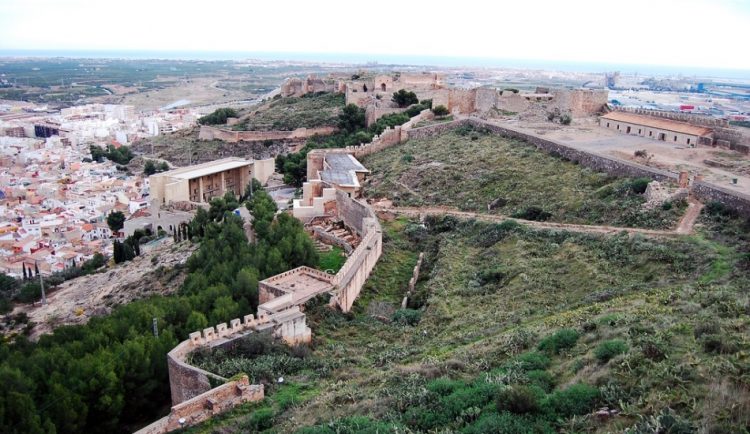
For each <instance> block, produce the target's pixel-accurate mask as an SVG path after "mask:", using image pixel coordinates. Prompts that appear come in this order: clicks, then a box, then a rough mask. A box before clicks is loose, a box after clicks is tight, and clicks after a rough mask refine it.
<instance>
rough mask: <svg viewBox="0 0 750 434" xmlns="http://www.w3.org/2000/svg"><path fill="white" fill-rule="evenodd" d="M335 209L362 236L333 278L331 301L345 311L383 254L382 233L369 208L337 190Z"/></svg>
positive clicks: (349, 308) (349, 307) (350, 306)
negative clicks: (333, 285)
mask: <svg viewBox="0 0 750 434" xmlns="http://www.w3.org/2000/svg"><path fill="white" fill-rule="evenodd" d="M336 209H337V211H338V214H339V217H341V219H342V220H344V223H345V224H346V225H347V226H349V227H351V228H353V229H354V230H355V231H357V233H358V235H360V236H361V237H362V240H361V241H360V243H359V245H358V246H357V248H356V249H354V252H352V254H351V255H349V257H348V258H347V260H346V263H344V266H343V267H341V269H340V270H339V272H338V273H336V276H335V277H334V279H333V282H334V284H335V285H336V288H337V292H336V294H335V296H334V298H333V300H332V302H334V303H335V304H336V305H337V306H338V307H339V308H340V309H341V310H342V311H344V312H349V311H350V310H351V308H352V305H353V304H354V301H355V300H356V299H357V297H358V296H359V293H360V291H361V290H362V287H363V286H364V284H365V281H366V280H367V277H368V276H369V275H370V273H371V272H372V269H373V268H375V264H376V263H377V262H378V259H379V258H380V255H381V254H382V252H383V232H382V229H381V227H380V223H379V222H378V218H377V216H376V215H375V212H374V211H373V210H372V208H370V206H369V205H367V204H366V203H364V202H361V201H358V200H356V199H352V198H350V197H349V196H348V195H347V194H345V193H343V192H341V191H337V192H336Z"/></svg>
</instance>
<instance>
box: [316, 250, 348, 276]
mask: <svg viewBox="0 0 750 434" xmlns="http://www.w3.org/2000/svg"><path fill="white" fill-rule="evenodd" d="M345 262H346V254H345V253H344V250H343V249H342V248H341V247H335V246H334V247H333V248H332V249H331V250H330V251H328V252H325V253H321V254H320V262H319V263H318V268H319V269H320V270H323V271H326V270H331V271H333V273H338V271H339V270H340V269H341V267H343V266H344V263H345Z"/></svg>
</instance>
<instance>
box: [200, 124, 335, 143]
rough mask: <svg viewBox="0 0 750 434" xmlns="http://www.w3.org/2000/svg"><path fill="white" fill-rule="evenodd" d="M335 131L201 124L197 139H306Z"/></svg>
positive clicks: (237, 140)
mask: <svg viewBox="0 0 750 434" xmlns="http://www.w3.org/2000/svg"><path fill="white" fill-rule="evenodd" d="M336 131H337V128H336V127H317V128H297V129H296V130H292V131H234V130H227V129H224V128H217V127H211V126H208V125H201V129H200V132H199V133H198V139H200V140H221V141H224V142H228V143H237V142H260V141H264V140H292V141H295V140H299V141H302V140H306V139H308V138H310V137H312V136H315V135H319V136H327V135H330V134H333V133H335V132H336Z"/></svg>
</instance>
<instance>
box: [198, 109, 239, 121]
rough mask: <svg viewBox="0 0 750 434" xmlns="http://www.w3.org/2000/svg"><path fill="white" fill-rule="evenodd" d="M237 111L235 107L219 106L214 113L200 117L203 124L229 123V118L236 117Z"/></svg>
mask: <svg viewBox="0 0 750 434" xmlns="http://www.w3.org/2000/svg"><path fill="white" fill-rule="evenodd" d="M237 116H238V115H237V111H236V110H235V109H233V108H227V107H224V108H218V109H216V110H214V111H213V113H210V114H207V115H205V116H202V117H200V118H199V119H198V123H199V124H201V125H219V124H225V123H227V118H236V117H237Z"/></svg>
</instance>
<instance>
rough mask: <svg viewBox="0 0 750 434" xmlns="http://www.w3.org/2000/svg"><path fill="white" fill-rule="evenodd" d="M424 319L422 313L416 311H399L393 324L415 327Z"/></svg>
mask: <svg viewBox="0 0 750 434" xmlns="http://www.w3.org/2000/svg"><path fill="white" fill-rule="evenodd" d="M421 319H422V311H421V310H416V309H399V310H397V311H396V312H394V314H393V322H394V323H396V324H400V325H409V326H415V325H417V324H419V321H420V320H421Z"/></svg>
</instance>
